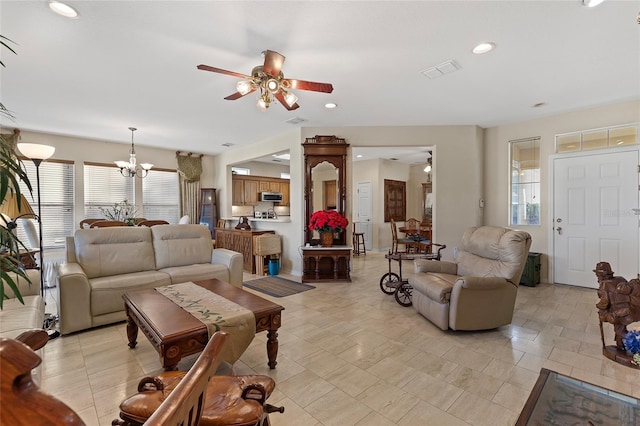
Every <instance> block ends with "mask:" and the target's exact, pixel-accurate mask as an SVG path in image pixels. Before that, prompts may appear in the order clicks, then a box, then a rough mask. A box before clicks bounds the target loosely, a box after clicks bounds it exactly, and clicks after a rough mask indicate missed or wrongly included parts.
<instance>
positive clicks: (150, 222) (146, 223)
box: [138, 220, 169, 227]
mask: <svg viewBox="0 0 640 426" xmlns="http://www.w3.org/2000/svg"><path fill="white" fill-rule="evenodd" d="M168 224H169V222H167V221H166V220H143V221H142V222H140V223H139V224H138V226H148V227H152V226H156V225H168Z"/></svg>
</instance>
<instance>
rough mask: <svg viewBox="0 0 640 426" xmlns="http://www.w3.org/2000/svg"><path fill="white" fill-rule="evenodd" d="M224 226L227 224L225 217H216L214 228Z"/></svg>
mask: <svg viewBox="0 0 640 426" xmlns="http://www.w3.org/2000/svg"><path fill="white" fill-rule="evenodd" d="M226 226H227V220H226V219H218V222H217V223H216V228H224V227H226Z"/></svg>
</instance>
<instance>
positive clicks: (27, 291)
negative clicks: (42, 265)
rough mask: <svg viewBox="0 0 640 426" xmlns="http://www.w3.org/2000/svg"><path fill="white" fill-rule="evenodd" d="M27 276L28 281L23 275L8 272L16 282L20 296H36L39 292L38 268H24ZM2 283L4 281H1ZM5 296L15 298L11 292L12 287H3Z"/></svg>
mask: <svg viewBox="0 0 640 426" xmlns="http://www.w3.org/2000/svg"><path fill="white" fill-rule="evenodd" d="M24 272H25V273H26V274H27V277H29V281H31V282H29V281H27V280H25V279H24V278H23V277H20V276H19V275H18V274H15V273H9V275H10V276H11V279H13V282H14V283H16V285H17V287H18V291H19V292H20V296H22V297H24V296H37V295H39V294H40V270H39V269H25V271H24ZM3 285H4V283H3ZM4 294H5V296H6V297H8V298H9V299H12V298H15V297H16V295H15V293H14V292H13V289H10V288H9V286H7V287H5V292H4Z"/></svg>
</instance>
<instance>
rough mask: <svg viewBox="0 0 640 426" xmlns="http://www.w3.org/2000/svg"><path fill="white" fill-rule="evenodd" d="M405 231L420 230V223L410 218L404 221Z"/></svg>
mask: <svg viewBox="0 0 640 426" xmlns="http://www.w3.org/2000/svg"><path fill="white" fill-rule="evenodd" d="M404 227H405V229H420V221H419V220H418V219H415V218H413V217H412V218H410V219H407V220H405V221H404Z"/></svg>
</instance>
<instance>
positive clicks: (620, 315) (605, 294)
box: [593, 262, 640, 351]
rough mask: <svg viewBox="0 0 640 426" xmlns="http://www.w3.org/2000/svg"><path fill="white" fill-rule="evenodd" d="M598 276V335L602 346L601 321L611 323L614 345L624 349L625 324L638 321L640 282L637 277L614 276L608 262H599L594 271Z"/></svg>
mask: <svg viewBox="0 0 640 426" xmlns="http://www.w3.org/2000/svg"><path fill="white" fill-rule="evenodd" d="M593 272H595V273H596V276H597V277H598V284H599V285H600V288H598V297H600V301H599V302H598V303H596V307H597V308H598V317H599V319H600V335H601V337H602V346H603V347H604V346H605V344H604V335H603V331H602V323H603V322H608V323H611V324H613V330H614V332H615V340H616V347H617V348H618V350H620V351H625V347H624V344H623V343H622V339H623V338H624V336H625V334H627V325H629V324H631V323H633V322H636V321H640V282H639V281H638V279H637V278H636V279H632V280H630V281H627V280H625V279H624V278H623V277H614V276H613V271H612V270H611V265H609V263H608V262H599V263H598V264H597V265H596V269H594V271H593Z"/></svg>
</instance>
